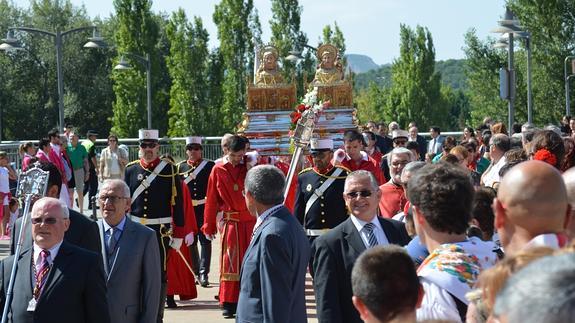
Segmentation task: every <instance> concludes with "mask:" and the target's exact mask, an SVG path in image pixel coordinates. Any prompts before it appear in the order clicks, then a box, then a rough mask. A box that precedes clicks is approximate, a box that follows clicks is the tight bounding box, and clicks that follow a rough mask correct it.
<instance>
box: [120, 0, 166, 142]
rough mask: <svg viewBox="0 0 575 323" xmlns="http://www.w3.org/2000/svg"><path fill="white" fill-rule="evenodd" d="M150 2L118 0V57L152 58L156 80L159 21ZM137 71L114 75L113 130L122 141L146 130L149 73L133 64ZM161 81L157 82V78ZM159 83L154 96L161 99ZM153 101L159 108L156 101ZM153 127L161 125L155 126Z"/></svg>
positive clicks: (134, 69)
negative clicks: (129, 54)
mask: <svg viewBox="0 0 575 323" xmlns="http://www.w3.org/2000/svg"><path fill="white" fill-rule="evenodd" d="M151 6H152V3H151V1H149V0H114V8H115V9H116V14H117V17H118V26H117V31H116V33H115V42H116V46H117V50H118V54H121V53H126V52H129V53H134V54H137V55H140V56H144V55H146V54H149V55H150V60H151V63H152V69H151V72H152V76H154V75H156V76H158V75H160V74H159V73H158V72H159V68H160V67H159V62H160V59H159V57H158V55H157V51H156V45H157V44H158V39H159V36H160V35H159V26H158V21H157V20H156V19H155V17H154V16H153V14H152V13H151ZM132 65H133V67H134V68H133V69H131V70H127V71H121V72H116V73H113V74H112V75H113V80H114V93H115V94H116V101H115V102H114V115H113V120H112V124H113V126H112V129H113V131H114V132H115V133H117V134H118V135H119V136H122V137H135V136H136V135H137V133H138V129H140V128H145V127H146V124H147V122H146V120H147V112H146V102H147V101H146V86H145V84H146V69H145V67H144V66H142V64H138V63H137V62H135V61H134V62H133V64H132ZM156 79H157V78H156ZM156 84H157V82H154V81H153V82H152V88H153V89H154V91H153V92H152V96H153V98H154V99H155V97H157V94H158V93H159V92H158V89H159V88H158V87H154V85H156ZM154 99H153V100H152V107H155V108H157V107H156V106H155V103H156V100H154ZM152 126H153V127H157V126H158V125H157V124H154V123H152Z"/></svg>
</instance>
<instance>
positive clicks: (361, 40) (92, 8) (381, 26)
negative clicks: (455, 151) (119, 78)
mask: <svg viewBox="0 0 575 323" xmlns="http://www.w3.org/2000/svg"><path fill="white" fill-rule="evenodd" d="M14 2H15V3H16V5H18V6H19V7H24V8H25V7H28V6H29V1H28V0H15V1H14ZM71 2H72V3H73V4H74V5H77V6H81V5H82V4H83V5H85V7H86V10H87V12H88V14H89V15H90V16H92V17H95V16H97V15H99V16H100V17H107V16H109V15H110V14H111V13H112V12H113V11H114V6H113V1H112V0H71ZM217 3H219V1H215V0H163V1H160V0H156V1H154V2H153V5H152V10H153V11H155V12H159V11H163V12H168V13H170V12H172V11H174V10H176V9H178V8H180V7H181V8H183V9H184V10H185V12H186V14H187V15H188V17H192V16H200V17H201V18H202V20H203V22H204V25H205V27H206V29H207V30H208V32H209V33H210V46H211V47H215V46H218V40H217V29H216V26H215V25H214V23H213V21H212V14H213V11H214V6H215V4H217ZM299 3H300V5H302V6H303V12H302V17H301V29H302V30H303V31H304V32H305V33H306V34H307V35H308V38H309V40H310V44H312V45H316V44H317V41H318V39H319V37H320V35H321V30H322V29H323V27H324V26H325V25H327V24H332V25H333V23H334V22H335V21H337V23H338V25H339V26H340V28H341V29H342V31H343V33H344V36H345V39H346V46H347V53H348V54H350V53H353V54H364V55H368V56H370V57H371V58H372V59H373V60H374V61H375V62H376V63H377V64H385V63H391V62H392V61H393V59H394V58H396V57H397V56H399V25H400V23H404V24H407V25H409V26H411V27H415V26H416V25H418V24H419V25H421V26H424V27H427V28H428V29H429V30H430V32H431V34H432V36H433V40H434V44H435V52H436V58H437V59H438V60H445V59H449V58H463V57H464V53H463V50H462V47H463V46H464V38H463V35H464V34H465V32H466V31H467V30H469V29H470V28H475V29H476V30H477V33H478V35H479V37H480V38H482V39H484V38H486V37H487V36H488V35H490V33H489V30H491V29H492V28H493V27H495V26H496V25H497V20H499V19H500V17H501V16H502V15H503V13H504V11H505V1H503V0H353V1H352V0H330V1H327V0H300V2H299ZM254 6H255V8H257V10H258V12H259V16H260V21H261V22H262V29H263V40H264V42H267V41H269V37H270V30H269V24H268V21H269V20H270V19H271V16H272V14H271V3H270V0H254Z"/></svg>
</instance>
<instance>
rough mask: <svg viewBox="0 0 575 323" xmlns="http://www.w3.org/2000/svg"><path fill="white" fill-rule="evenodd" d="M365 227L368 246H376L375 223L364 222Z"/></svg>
mask: <svg viewBox="0 0 575 323" xmlns="http://www.w3.org/2000/svg"><path fill="white" fill-rule="evenodd" d="M363 228H364V229H365V233H367V242H368V244H369V247H370V248H371V247H375V246H377V238H376V237H375V232H374V230H375V224H373V223H368V224H366V225H365V226H364V227H363Z"/></svg>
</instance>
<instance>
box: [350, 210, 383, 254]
mask: <svg viewBox="0 0 575 323" xmlns="http://www.w3.org/2000/svg"><path fill="white" fill-rule="evenodd" d="M350 217H351V222H353V225H355V228H356V229H357V232H359V235H360V236H361V240H362V241H363V244H364V245H365V248H369V247H370V246H369V237H368V236H367V230H366V229H364V226H365V225H366V224H367V222H365V221H362V220H360V219H358V218H357V217H355V216H353V215H350ZM371 223H373V225H374V226H375V227H374V229H373V232H374V233H375V238H376V239H377V244H378V245H386V244H389V240H387V236H386V235H385V232H384V231H383V228H382V227H381V223H380V222H379V220H378V219H377V215H376V216H374V217H373V219H371Z"/></svg>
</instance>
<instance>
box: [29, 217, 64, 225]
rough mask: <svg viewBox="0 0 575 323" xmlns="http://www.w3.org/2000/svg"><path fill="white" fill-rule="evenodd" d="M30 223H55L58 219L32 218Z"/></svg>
mask: <svg viewBox="0 0 575 323" xmlns="http://www.w3.org/2000/svg"><path fill="white" fill-rule="evenodd" d="M31 221H32V224H42V223H44V224H50V225H51V224H56V222H58V219H56V218H32V219H31Z"/></svg>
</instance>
